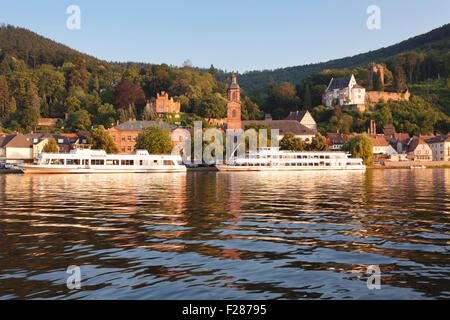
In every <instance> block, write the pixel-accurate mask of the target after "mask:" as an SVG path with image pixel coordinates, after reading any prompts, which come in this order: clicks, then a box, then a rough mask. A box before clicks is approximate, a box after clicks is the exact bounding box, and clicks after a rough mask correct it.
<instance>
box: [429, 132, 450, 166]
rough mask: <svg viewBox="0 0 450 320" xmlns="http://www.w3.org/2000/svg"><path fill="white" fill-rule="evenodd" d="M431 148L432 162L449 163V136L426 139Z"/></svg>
mask: <svg viewBox="0 0 450 320" xmlns="http://www.w3.org/2000/svg"><path fill="white" fill-rule="evenodd" d="M426 142H427V143H428V145H429V146H430V148H431V151H432V154H433V161H450V135H447V136H437V137H434V138H431V139H427V140H426Z"/></svg>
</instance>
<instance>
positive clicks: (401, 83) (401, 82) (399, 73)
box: [394, 65, 406, 92]
mask: <svg viewBox="0 0 450 320" xmlns="http://www.w3.org/2000/svg"><path fill="white" fill-rule="evenodd" d="M394 87H395V89H396V90H397V92H403V91H405V89H406V76H405V72H404V71H403V68H402V67H401V66H400V65H396V66H395V70H394Z"/></svg>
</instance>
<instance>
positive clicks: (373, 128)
mask: <svg viewBox="0 0 450 320" xmlns="http://www.w3.org/2000/svg"><path fill="white" fill-rule="evenodd" d="M367 132H368V133H369V135H370V136H374V135H376V134H377V126H376V124H375V120H370V128H369V129H368V130H367Z"/></svg>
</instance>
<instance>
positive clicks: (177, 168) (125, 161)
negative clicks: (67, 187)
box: [19, 150, 186, 174]
mask: <svg viewBox="0 0 450 320" xmlns="http://www.w3.org/2000/svg"><path fill="white" fill-rule="evenodd" d="M19 167H20V169H21V170H22V171H23V172H24V173H26V174H27V173H147V172H186V166H185V165H183V164H182V158H181V156H174V155H150V154H148V152H147V150H136V153H135V154H106V152H105V151H103V150H72V151H70V153H40V154H39V155H38V162H37V164H28V165H27V164H22V165H19Z"/></svg>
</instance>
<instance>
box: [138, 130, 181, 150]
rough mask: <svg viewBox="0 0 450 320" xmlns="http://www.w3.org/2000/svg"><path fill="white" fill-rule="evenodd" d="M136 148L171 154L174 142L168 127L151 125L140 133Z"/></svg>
mask: <svg viewBox="0 0 450 320" xmlns="http://www.w3.org/2000/svg"><path fill="white" fill-rule="evenodd" d="M136 149H144V150H147V151H148V153H150V154H170V152H171V151H172V149H173V144H172V141H171V138H170V134H169V132H168V131H167V130H166V129H164V128H162V127H160V126H157V125H151V126H149V127H147V128H146V129H145V130H144V131H143V132H142V133H140V134H139V135H138V137H137V141H136Z"/></svg>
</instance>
